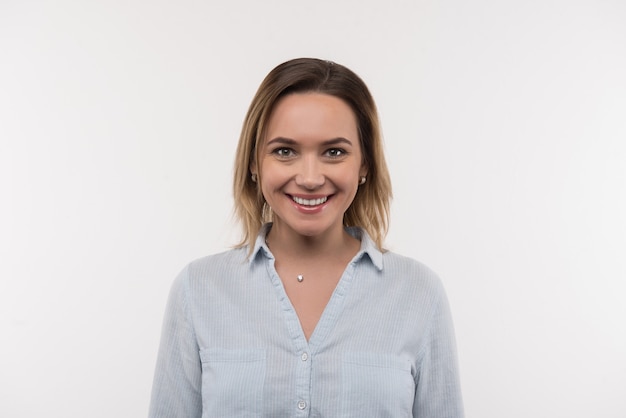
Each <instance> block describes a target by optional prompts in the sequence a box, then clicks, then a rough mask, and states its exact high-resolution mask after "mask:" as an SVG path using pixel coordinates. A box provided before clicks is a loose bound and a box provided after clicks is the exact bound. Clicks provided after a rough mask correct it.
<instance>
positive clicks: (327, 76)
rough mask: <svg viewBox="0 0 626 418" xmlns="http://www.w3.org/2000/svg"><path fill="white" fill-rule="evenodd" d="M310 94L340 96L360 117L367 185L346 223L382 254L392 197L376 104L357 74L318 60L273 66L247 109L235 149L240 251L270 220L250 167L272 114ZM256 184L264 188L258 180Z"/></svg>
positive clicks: (356, 198) (254, 238) (345, 217)
mask: <svg viewBox="0 0 626 418" xmlns="http://www.w3.org/2000/svg"><path fill="white" fill-rule="evenodd" d="M308 92H316V93H323V94H328V95H331V96H334V97H337V98H339V99H341V100H343V101H344V102H345V103H347V104H348V105H349V106H350V108H351V109H352V111H353V112H354V114H355V116H356V119H357V130H358V133H359V140H360V145H361V150H362V154H363V159H364V164H365V166H366V167H367V169H368V174H367V181H366V182H365V184H363V185H361V186H359V188H358V191H357V194H356V196H355V198H354V200H353V201H352V204H351V205H350V207H349V208H348V210H347V211H346V213H345V214H344V219H343V222H344V225H345V226H359V227H361V228H363V229H365V231H367V233H368V234H369V235H370V236H371V237H372V239H373V240H374V242H375V243H376V245H377V246H378V248H379V249H381V250H382V248H383V241H384V239H385V236H386V235H387V231H388V228H389V205H390V201H391V197H392V192H391V180H390V178H389V171H388V169H387V164H386V162H385V156H384V152H383V144H382V135H381V130H380V123H379V119H378V111H377V110H376V104H375V103H374V99H373V98H372V95H371V94H370V92H369V89H368V88H367V86H366V85H365V83H364V82H363V80H361V78H359V76H357V75H356V74H355V73H354V72H352V71H351V70H350V69H348V68H346V67H344V66H342V65H339V64H336V63H333V62H331V61H324V60H320V59H315V58H298V59H293V60H290V61H287V62H284V63H282V64H280V65H278V66H277V67H275V68H274V69H273V70H272V71H270V73H269V74H268V75H267V76H266V77H265V79H264V80H263V82H262V83H261V85H260V86H259V89H258V90H257V92H256V94H255V96H254V98H253V99H252V103H251V104H250V107H249V108H248V112H247V114H246V117H245V119H244V122H243V126H242V129H241V135H240V137H239V144H238V146H237V154H236V158H235V172H234V182H233V194H234V198H235V216H236V217H237V219H238V220H239V221H240V222H241V224H242V227H243V237H242V240H241V242H240V243H239V244H238V245H237V246H238V247H243V246H245V245H249V246H250V251H252V247H253V246H254V241H255V240H256V237H257V235H258V233H259V230H260V229H261V227H262V226H263V224H264V223H266V222H270V221H271V220H272V219H271V210H270V208H269V207H268V205H267V204H266V203H265V199H264V198H263V194H262V193H261V188H260V187H257V183H255V182H253V181H252V178H251V172H250V165H251V164H252V162H253V161H259V155H258V152H259V150H260V148H261V145H262V143H263V140H264V137H265V132H266V127H267V124H268V121H269V118H270V116H271V113H272V110H273V108H274V106H275V104H276V102H277V101H278V100H279V99H280V98H282V97H284V96H286V95H288V94H293V93H308ZM260 175H261V173H260V172H259V173H258V176H260ZM257 181H258V182H259V183H260V178H259V179H258V180H257Z"/></svg>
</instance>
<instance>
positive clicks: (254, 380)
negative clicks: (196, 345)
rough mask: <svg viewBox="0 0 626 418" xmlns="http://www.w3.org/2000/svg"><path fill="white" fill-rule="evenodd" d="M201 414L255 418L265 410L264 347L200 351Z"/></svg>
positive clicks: (209, 416)
mask: <svg viewBox="0 0 626 418" xmlns="http://www.w3.org/2000/svg"><path fill="white" fill-rule="evenodd" d="M200 360H201V362H202V417H203V418H213V417H220V418H221V417H232V418H239V417H256V416H261V415H262V412H263V383H264V381H265V350H263V349H242V350H226V349H223V348H210V349H203V350H200Z"/></svg>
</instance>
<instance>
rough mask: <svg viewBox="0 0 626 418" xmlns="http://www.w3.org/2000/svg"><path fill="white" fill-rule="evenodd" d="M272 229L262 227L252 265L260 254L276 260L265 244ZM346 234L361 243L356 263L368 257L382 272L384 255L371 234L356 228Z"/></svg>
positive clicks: (256, 242)
mask: <svg viewBox="0 0 626 418" xmlns="http://www.w3.org/2000/svg"><path fill="white" fill-rule="evenodd" d="M271 228H272V223H271V222H268V223H266V224H265V225H263V226H262V227H261V230H260V231H259V234H258V235H257V237H256V241H255V242H254V248H253V250H252V253H251V254H250V258H249V259H248V261H249V263H250V264H252V262H253V261H254V260H256V258H257V257H258V256H259V254H261V253H262V254H264V255H265V256H266V257H267V258H274V255H273V254H272V252H271V251H270V249H269V248H268V246H267V244H266V243H265V237H266V236H267V233H268V232H269V230H270V229H271ZM346 232H347V233H348V234H350V235H352V236H353V237H354V238H356V239H358V240H359V241H361V248H360V250H359V252H358V253H357V254H356V256H355V257H354V261H355V262H357V261H359V260H360V259H361V258H363V256H365V255H367V256H368V257H369V259H370V261H371V262H372V264H373V265H374V266H375V267H376V268H377V269H378V270H379V271H381V270H382V269H383V253H382V252H381V251H380V250H379V249H378V247H376V244H375V243H374V241H373V240H372V238H370V236H369V234H368V233H367V232H366V231H365V230H364V229H363V228H359V227H356V226H352V227H347V228H346Z"/></svg>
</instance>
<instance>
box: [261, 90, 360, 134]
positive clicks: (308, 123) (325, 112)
mask: <svg viewBox="0 0 626 418" xmlns="http://www.w3.org/2000/svg"><path fill="white" fill-rule="evenodd" d="M277 136H281V137H286V138H290V139H295V140H298V139H307V138H317V139H330V138H337V137H343V138H347V139H353V140H357V139H358V129H357V121H356V116H355V114H354V112H353V111H352V109H351V108H350V106H349V105H348V104H347V103H346V102H344V101H343V100H342V99H340V98H338V97H335V96H331V95H329V94H323V93H314V92H311V93H294V94H290V95H287V96H285V97H283V98H281V99H280V100H279V101H278V102H277V103H276V105H275V106H274V109H273V111H272V113H271V115H270V118H269V121H268V126H267V133H266V140H267V139H272V138H274V137H277Z"/></svg>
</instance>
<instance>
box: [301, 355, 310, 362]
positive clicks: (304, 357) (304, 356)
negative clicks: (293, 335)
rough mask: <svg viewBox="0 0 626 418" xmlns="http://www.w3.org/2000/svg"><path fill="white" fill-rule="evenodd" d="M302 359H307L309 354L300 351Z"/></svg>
mask: <svg viewBox="0 0 626 418" xmlns="http://www.w3.org/2000/svg"><path fill="white" fill-rule="evenodd" d="M300 358H301V359H302V361H307V360H308V359H309V355H308V354H307V353H302V357H300Z"/></svg>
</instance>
